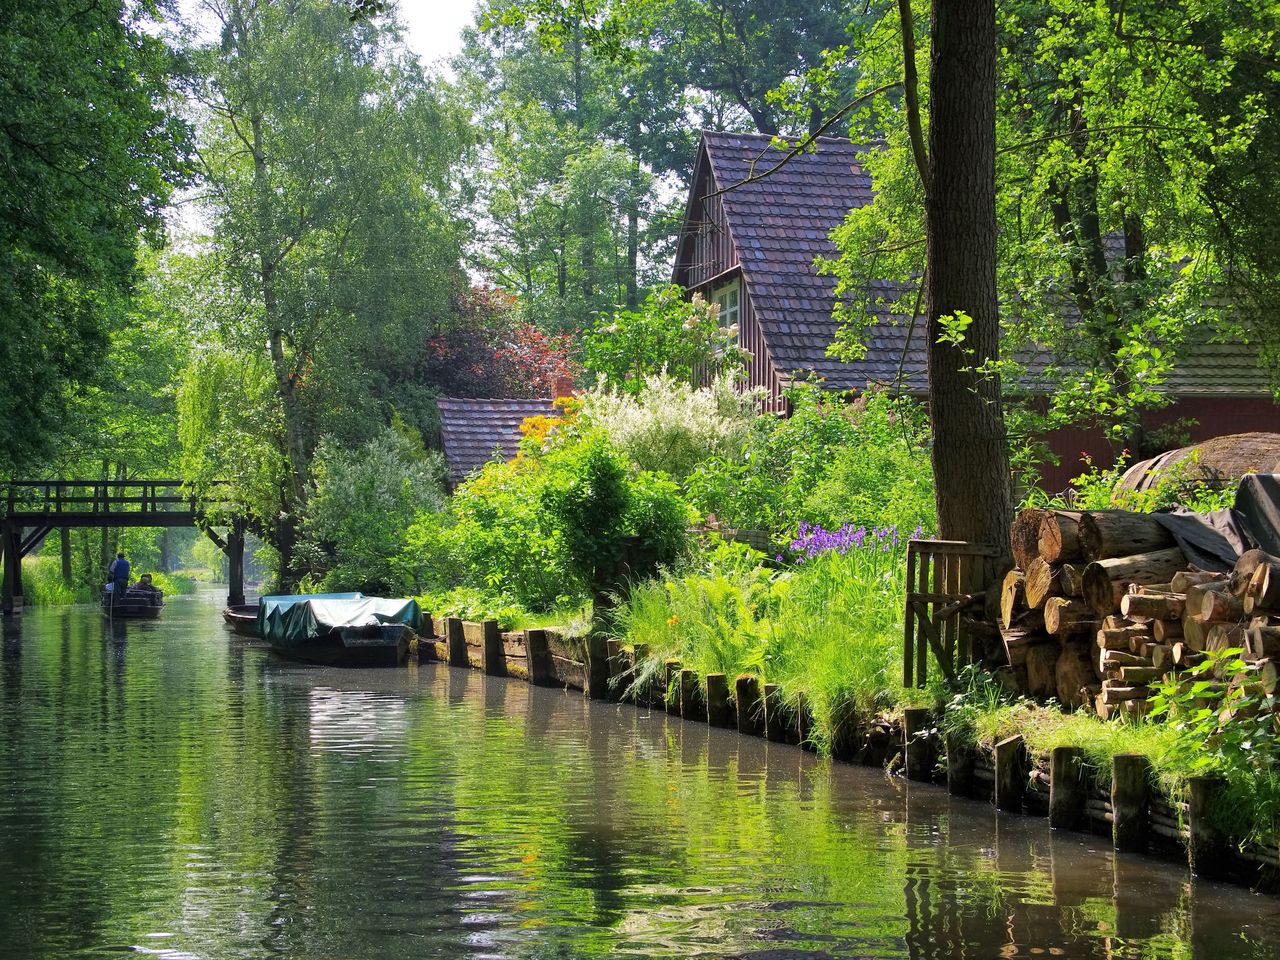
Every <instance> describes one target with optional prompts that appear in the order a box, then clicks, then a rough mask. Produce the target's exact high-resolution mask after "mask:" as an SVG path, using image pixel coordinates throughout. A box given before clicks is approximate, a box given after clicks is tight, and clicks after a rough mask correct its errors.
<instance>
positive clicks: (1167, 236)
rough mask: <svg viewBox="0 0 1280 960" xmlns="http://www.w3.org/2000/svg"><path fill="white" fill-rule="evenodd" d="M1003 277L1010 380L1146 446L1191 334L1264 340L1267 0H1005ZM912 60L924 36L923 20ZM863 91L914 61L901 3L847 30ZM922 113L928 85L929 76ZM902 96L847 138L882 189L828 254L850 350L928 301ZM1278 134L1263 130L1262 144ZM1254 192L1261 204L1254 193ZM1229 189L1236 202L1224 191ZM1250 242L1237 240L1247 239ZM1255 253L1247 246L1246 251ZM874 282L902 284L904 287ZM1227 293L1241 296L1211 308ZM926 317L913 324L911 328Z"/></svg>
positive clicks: (1270, 233)
mask: <svg viewBox="0 0 1280 960" xmlns="http://www.w3.org/2000/svg"><path fill="white" fill-rule="evenodd" d="M999 16H1000V21H999V31H1000V32H999V41H998V43H999V46H1000V48H1001V50H1002V54H1001V56H1000V57H999V59H998V70H999V74H1000V75H999V78H998V84H997V89H998V90H999V98H1000V99H999V103H998V107H997V112H996V117H997V125H996V134H995V135H996V143H997V177H998V181H997V183H998V190H997V216H998V223H999V231H998V244H999V246H998V253H999V256H998V264H999V272H998V282H999V290H1000V300H1001V313H1002V324H1003V326H1002V336H1003V341H1004V345H1005V347H1006V350H1005V356H1004V357H1003V358H1002V363H1001V366H1000V368H999V372H1001V373H1003V374H1004V377H1005V387H1006V394H1008V395H1013V396H1017V395H1019V394H1027V393H1041V392H1043V393H1047V394H1049V395H1050V396H1052V398H1053V402H1052V406H1051V408H1050V410H1049V412H1048V419H1047V420H1037V419H1033V420H1032V421H1031V422H1027V423H1024V424H1023V426H1022V430H1023V432H1030V431H1031V430H1032V429H1034V428H1036V427H1045V426H1055V425H1061V424H1064V423H1086V424H1099V425H1102V426H1104V427H1107V428H1108V429H1109V430H1110V431H1111V434H1112V436H1113V437H1114V438H1115V439H1116V444H1117V448H1118V447H1119V446H1125V445H1128V446H1131V447H1133V448H1134V449H1141V448H1142V443H1143V440H1144V437H1143V435H1142V433H1141V430H1140V427H1139V417H1140V414H1141V412H1142V410H1144V409H1148V408H1150V407H1152V406H1158V405H1161V404H1162V403H1164V402H1166V384H1167V382H1168V378H1169V376H1170V374H1171V372H1172V371H1173V369H1174V368H1175V366H1176V364H1177V358H1178V350H1179V347H1180V346H1181V345H1183V344H1184V343H1185V342H1186V341H1187V340H1188V339H1190V338H1195V339H1199V340H1209V339H1213V338H1214V337H1216V336H1220V335H1222V334H1224V333H1228V332H1229V331H1230V330H1231V329H1232V327H1233V325H1234V326H1235V329H1237V330H1239V329H1240V328H1241V327H1242V328H1243V329H1244V331H1245V332H1250V333H1252V336H1253V338H1254V340H1255V342H1257V343H1259V344H1261V345H1262V346H1263V348H1264V350H1265V344H1266V343H1267V341H1268V339H1269V338H1267V337H1266V336H1264V335H1260V333H1261V332H1262V331H1263V330H1264V329H1265V324H1266V322H1267V321H1266V319H1265V311H1263V310H1260V309H1259V307H1260V305H1261V304H1262V303H1263V302H1265V301H1266V300H1267V298H1268V297H1269V296H1270V294H1268V292H1267V291H1268V290H1269V289H1271V286H1270V285H1271V283H1272V280H1271V279H1270V278H1274V277H1275V276H1276V264H1277V262H1280V261H1277V260H1276V259H1275V250H1276V249H1278V248H1277V246H1276V240H1277V237H1276V235H1275V230H1274V224H1273V222H1272V218H1270V217H1269V216H1257V215H1255V213H1254V211H1255V210H1259V209H1266V206H1265V199H1264V198H1265V196H1266V194H1267V191H1269V190H1272V189H1274V185H1273V183H1272V180H1273V179H1274V178H1269V177H1262V178H1258V177H1257V176H1255V175H1253V174H1256V172H1257V171H1258V170H1259V169H1260V164H1265V163H1266V162H1267V160H1266V159H1265V158H1266V157H1268V156H1270V157H1271V158H1272V162H1274V157H1275V155H1276V154H1275V149H1276V148H1275V143H1276V142H1277V141H1276V136H1277V130H1278V129H1280V127H1278V126H1277V124H1278V123H1280V120H1277V112H1276V101H1275V89H1276V86H1275V84H1274V82H1272V83H1268V82H1266V81H1265V80H1264V77H1266V76H1272V77H1273V78H1274V76H1275V73H1274V71H1275V69H1276V65H1277V62H1278V61H1277V57H1276V49H1277V48H1276V32H1275V26H1274V11H1273V10H1269V9H1268V5H1265V4H1249V3H1245V4H1235V3H1230V4H1229V3H1225V2H1224V3H1216V2H1215V3H1208V4H1202V5H1199V6H1197V7H1196V8H1195V9H1194V10H1193V11H1186V10H1184V9H1182V8H1175V7H1170V6H1168V5H1161V4H1139V5H1137V6H1135V5H1133V4H1117V3H1106V4H1084V3H1079V2H1076V0H1053V2H1032V3H1014V4H1002V5H1000V7H999ZM914 39H915V42H916V53H917V58H918V59H920V60H921V62H923V59H924V58H925V57H926V56H927V54H928V50H929V36H928V31H927V29H925V25H924V24H922V23H917V24H916V31H915V38H914ZM850 51H851V52H850V56H856V57H857V60H858V72H859V74H860V76H861V87H860V89H863V90H872V89H876V88H879V87H882V86H887V85H890V84H892V83H894V82H895V81H897V80H898V79H899V78H901V77H902V75H903V69H904V63H903V59H902V58H903V53H902V51H903V44H902V42H901V28H900V24H899V23H898V21H897V18H895V17H885V18H884V19H882V20H881V21H879V22H878V23H875V24H873V25H871V26H870V27H869V29H868V30H867V32H866V33H865V34H864V35H863V37H862V38H861V39H860V40H859V41H858V42H856V43H855V44H853V45H851V47H850ZM921 100H922V104H923V108H924V112H925V119H926V123H927V113H928V106H929V91H928V87H927V84H922V86H921ZM899 104H900V94H898V93H897V92H896V91H890V92H887V93H883V94H880V95H878V96H876V97H873V98H872V100H871V101H870V102H868V103H867V104H866V105H864V106H863V107H862V108H861V109H860V110H859V112H858V113H857V115H856V117H855V122H854V125H853V131H854V132H853V135H854V136H855V137H856V138H862V139H866V138H870V137H878V138H882V139H883V142H884V144H885V146H884V148H883V149H881V150H878V151H874V152H872V153H871V154H869V155H868V157H867V162H866V167H867V169H868V171H869V172H870V173H871V174H872V176H873V180H874V182H875V186H876V191H877V194H876V201H875V203H873V204H871V205H870V206H868V207H865V208H862V209H860V210H856V211H854V212H852V213H851V214H850V216H849V218H848V220H847V222H846V223H845V225H844V226H843V227H841V228H840V230H839V231H837V234H836V239H837V242H838V244H839V246H840V248H841V251H842V256H841V258H840V260H839V262H838V263H836V264H833V265H831V267H830V268H831V269H832V270H833V271H834V272H835V273H836V274H837V276H838V277H839V280H840V285H841V290H842V292H843V294H844V295H845V297H846V299H845V302H844V303H843V305H842V306H841V308H840V316H841V319H842V320H843V321H844V324H845V327H844V330H843V333H842V336H841V339H840V343H839V347H838V349H840V350H841V351H842V352H843V353H845V354H846V355H847V354H856V353H857V352H859V351H860V350H861V337H862V335H863V333H864V331H865V329H866V325H867V322H868V319H869V318H870V317H872V316H874V315H875V314H876V313H877V312H880V311H883V310H884V309H889V310H891V311H893V312H896V313H897V315H899V316H900V317H904V318H905V317H910V316H912V315H913V314H915V313H917V312H918V306H919V301H918V300H917V299H916V283H915V278H917V277H919V276H920V275H921V272H922V270H923V266H924V259H923V258H924V249H925V247H924V242H923V241H924V231H923V220H922V217H921V211H922V210H923V199H924V195H923V190H922V185H921V183H920V180H919V177H918V176H917V175H916V173H915V171H914V169H913V164H912V159H911V156H912V146H911V137H910V131H909V129H908V125H907V123H906V121H905V117H904V111H902V110H900V109H898V107H899ZM1269 145H1270V146H1269ZM1245 194H1249V195H1251V196H1252V197H1253V199H1254V201H1257V202H1258V204H1259V205H1258V206H1253V205H1252V204H1249V206H1251V209H1250V210H1245V209H1244V204H1242V202H1241V200H1242V199H1243V196H1244V195H1245ZM1232 197H1234V199H1232ZM1246 236H1247V237H1249V238H1250V240H1249V241H1244V238H1245V237H1246ZM1246 247H1247V248H1248V249H1249V251H1250V252H1249V253H1245V248H1246ZM871 280H891V281H896V284H895V285H890V286H886V285H884V284H878V285H875V286H872V285H871V284H870V283H869V281H871ZM1224 299H1225V300H1228V301H1230V303H1231V309H1230V310H1227V311H1223V310H1221V309H1219V305H1220V304H1221V303H1222V302H1223V301H1224ZM918 335H919V334H918V332H917V336H918Z"/></svg>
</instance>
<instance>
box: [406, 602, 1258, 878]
mask: <svg viewBox="0 0 1280 960" xmlns="http://www.w3.org/2000/svg"><path fill="white" fill-rule="evenodd" d="M429 625H430V629H431V632H432V636H431V637H430V638H428V639H426V640H424V641H423V642H422V643H421V644H420V646H419V654H420V656H421V657H423V658H424V659H426V660H428V661H435V662H439V663H442V664H446V665H448V666H451V667H457V668H463V669H472V670H479V671H482V672H483V673H485V674H488V675H491V676H500V677H503V676H505V677H512V678H516V679H520V680H526V681H528V682H530V683H533V684H537V685H544V686H560V687H567V688H570V689H576V690H581V691H583V692H584V693H585V694H586V695H587V697H589V698H591V699H595V700H611V701H615V702H628V703H631V704H634V705H635V706H637V707H640V708H644V709H649V710H661V711H663V712H665V713H667V714H670V715H672V716H675V717H681V718H683V719H685V720H688V721H690V722H695V723H703V724H707V725H710V726H716V727H724V728H730V729H736V730H737V731H738V733H739V734H740V735H743V736H751V737H758V738H764V739H767V740H769V741H772V742H779V743H787V744H792V745H796V746H801V747H804V748H808V749H810V750H814V749H816V747H817V743H816V741H815V739H814V738H813V736H812V729H813V716H812V712H811V711H810V710H809V708H808V706H807V704H806V703H805V702H804V700H803V698H800V699H799V700H796V699H790V700H789V699H788V698H787V697H786V696H785V692H784V691H783V689H782V688H781V687H780V686H779V685H777V684H761V683H760V681H759V678H758V677H755V676H753V675H749V674H744V675H740V676H738V677H735V678H730V677H728V676H726V675H725V674H721V673H715V674H707V675H705V676H699V675H698V674H697V673H696V672H695V671H693V670H689V669H687V668H685V667H684V666H683V665H682V664H681V663H680V662H679V661H678V660H674V659H670V660H667V661H666V663H665V669H664V672H663V674H662V675H661V676H654V675H653V673H652V671H644V670H640V669H638V666H639V665H640V664H643V663H644V661H645V660H646V659H647V652H646V651H645V650H644V649H643V648H641V649H639V650H637V649H636V648H635V647H634V646H625V645H623V644H622V643H621V642H620V641H618V640H609V639H607V638H605V637H604V636H603V635H600V634H593V635H591V636H589V637H587V638H586V639H584V640H580V641H572V640H568V639H566V638H565V637H563V636H561V635H559V634H558V633H556V632H555V631H549V630H525V631H507V632H504V631H502V630H501V629H500V628H499V625H498V623H497V622H496V621H482V622H470V621H463V620H461V619H458V618H455V617H447V618H440V619H436V618H430V619H429ZM1052 717H1058V718H1060V722H1055V721H1054V720H1053V719H1051V718H1052ZM1161 730H1162V728H1161V727H1159V726H1157V725H1155V724H1133V723H1114V724H1112V723H1105V722H1103V721H1099V720H1097V719H1096V718H1086V717H1083V716H1068V715H1064V714H1061V713H1060V712H1058V711H1057V710H1056V709H1054V708H1052V707H1049V708H1043V707H1040V708H1037V707H1034V706H1033V705H1031V704H1029V703H1023V704H1021V706H1020V707H1019V709H1017V710H1014V709H1010V708H1009V707H1008V706H1002V705H1000V704H999V703H997V702H995V701H990V702H988V704H987V706H986V707H985V708H983V707H981V706H979V705H978V704H977V702H976V699H975V698H974V697H970V698H969V699H968V700H966V699H965V698H964V697H963V696H960V697H957V698H956V700H955V701H954V702H953V704H952V710H951V712H950V714H948V713H946V712H940V711H937V710H931V709H929V708H922V707H908V708H906V709H904V710H902V711H901V712H900V713H897V714H883V715H880V716H876V717H868V718H865V719H863V720H861V721H860V720H859V719H858V718H856V717H852V716H851V717H850V718H848V719H847V721H846V723H845V724H844V725H843V726H842V728H841V731H840V735H839V736H838V737H835V738H833V739H832V740H831V741H830V742H829V743H827V744H825V745H824V746H826V747H827V748H828V749H829V751H830V753H831V755H832V756H833V758H834V759H836V760H839V761H846V762H852V763H857V764H862V765H866V766H876V767H887V768H888V769H889V770H891V771H893V772H897V773H901V774H903V775H904V776H905V777H906V778H907V779H908V780H912V781H917V782H928V783H935V784H937V785H940V786H945V787H946V789H947V791H948V792H949V793H951V794H952V795H955V796H961V797H971V798H980V799H985V800H988V801H989V802H991V803H992V804H993V805H994V806H995V807H996V808H997V809H999V810H1001V811H1003V812H1007V813H1021V814H1027V815H1029V816H1038V817H1045V818H1047V819H1048V822H1049V826H1050V827H1052V828H1054V829H1061V830H1069V831H1080V832H1085V833H1091V834H1094V835H1099V836H1108V837H1110V839H1111V842H1112V844H1113V846H1114V848H1115V849H1116V851H1117V852H1121V851H1123V852H1137V853H1150V854H1152V855H1155V856H1159V857H1162V858H1165V859H1169V860H1174V861H1178V862H1183V863H1186V864H1187V865H1188V867H1189V868H1190V869H1191V870H1192V871H1193V873H1195V874H1196V875H1200V876H1204V877H1207V878H1213V879H1222V880H1228V881H1231V882H1234V883H1238V884H1244V885H1247V886H1249V887H1252V888H1255V889H1259V890H1265V891H1267V892H1276V891H1277V890H1280V851H1278V850H1277V847H1276V845H1275V844H1264V843H1260V842H1258V841H1257V840H1256V839H1251V838H1248V835H1247V834H1246V833H1245V832H1243V831H1241V830H1239V828H1238V827H1237V828H1236V829H1237V832H1232V829H1231V828H1232V825H1233V824H1237V823H1239V822H1240V820H1239V816H1238V811H1236V810H1233V809H1231V807H1230V801H1231V799H1232V797H1231V792H1230V784H1229V783H1228V782H1227V781H1226V780H1224V779H1223V778H1221V777H1212V776H1193V775H1189V774H1188V772H1187V768H1179V767H1178V766H1177V765H1176V764H1173V763H1170V762H1169V761H1168V759H1167V756H1166V753H1165V750H1166V749H1167V747H1166V744H1165V743H1162V742H1161V738H1162V733H1161ZM1165 739H1166V742H1167V735H1166V736H1165ZM1073 741H1074V742H1073ZM1143 746H1146V747H1153V748H1154V749H1152V750H1151V751H1150V754H1144V753H1141V752H1135V751H1134V749H1133V748H1135V747H1139V748H1140V747H1143ZM1153 761H1154V762H1153ZM1160 773H1163V774H1164V777H1163V778H1162V777H1160V776H1159V775H1158V774H1160Z"/></svg>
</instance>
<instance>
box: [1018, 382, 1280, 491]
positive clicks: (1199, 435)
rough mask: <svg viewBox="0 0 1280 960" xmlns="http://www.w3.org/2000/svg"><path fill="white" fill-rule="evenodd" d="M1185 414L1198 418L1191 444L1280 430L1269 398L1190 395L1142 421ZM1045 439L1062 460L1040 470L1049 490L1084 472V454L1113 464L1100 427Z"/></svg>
mask: <svg viewBox="0 0 1280 960" xmlns="http://www.w3.org/2000/svg"><path fill="white" fill-rule="evenodd" d="M1184 417H1189V418H1192V419H1194V420H1196V421H1198V423H1197V424H1196V425H1195V426H1192V427H1191V428H1190V429H1189V430H1188V433H1189V434H1190V436H1191V442H1192V443H1199V442H1200V441H1201V440H1208V439H1209V438H1211V437H1221V436H1224V435H1226V434H1230V433H1252V432H1255V431H1262V432H1268V433H1274V432H1280V406H1277V405H1276V404H1275V403H1273V402H1272V401H1271V400H1270V399H1268V398H1266V397H1188V398H1186V399H1183V400H1178V401H1176V402H1175V403H1173V404H1171V405H1170V406H1168V407H1166V408H1164V409H1163V410H1155V411H1152V412H1150V413H1148V414H1146V415H1145V416H1144V417H1143V418H1142V420H1143V423H1144V424H1145V425H1146V426H1147V427H1148V428H1149V429H1150V428H1155V427H1159V426H1163V425H1165V424H1169V423H1173V422H1175V421H1177V420H1181V419H1183V418H1184ZM1045 439H1046V440H1048V442H1049V448H1050V449H1051V450H1052V451H1053V452H1054V453H1055V454H1057V456H1058V458H1059V459H1060V460H1061V461H1062V463H1061V465H1059V466H1056V467H1055V466H1051V465H1046V466H1045V467H1042V468H1041V470H1040V477H1041V482H1040V485H1041V487H1043V488H1044V489H1045V490H1047V491H1049V492H1050V493H1058V492H1060V491H1062V490H1065V489H1066V488H1067V487H1068V486H1070V485H1071V480H1072V479H1073V478H1075V477H1078V476H1079V475H1080V474H1081V473H1083V472H1084V465H1083V464H1082V463H1081V462H1080V459H1081V456H1082V455H1083V454H1086V453H1087V454H1088V455H1089V456H1091V457H1092V458H1093V462H1094V464H1095V465H1098V466H1103V467H1108V466H1110V465H1111V463H1112V460H1113V457H1112V452H1111V447H1110V445H1108V444H1107V442H1106V440H1104V439H1103V436H1102V433H1101V431H1099V430H1079V429H1076V428H1074V427H1072V428H1065V429H1062V430H1053V431H1051V432H1050V433H1048V434H1047V435H1046V437H1045Z"/></svg>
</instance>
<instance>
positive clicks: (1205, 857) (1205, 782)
mask: <svg viewBox="0 0 1280 960" xmlns="http://www.w3.org/2000/svg"><path fill="white" fill-rule="evenodd" d="M1226 786H1227V782H1226V780H1224V779H1223V778H1221V777H1192V778H1191V779H1190V780H1188V781H1187V807H1188V810H1187V827H1188V828H1189V831H1190V834H1191V837H1190V841H1189V842H1188V843H1187V859H1188V861H1189V863H1190V866H1191V872H1192V873H1194V874H1195V875H1196V876H1198V877H1205V878H1206V879H1209V880H1223V879H1226V877H1227V876H1228V874H1229V873H1230V870H1229V864H1230V861H1231V858H1230V852H1231V840H1230V838H1229V837H1227V836H1226V835H1225V834H1224V833H1223V832H1222V830H1221V829H1219V828H1218V826H1217V825H1216V824H1215V823H1214V822H1213V814H1214V811H1215V809H1221V806H1222V804H1223V803H1224V802H1225V801H1224V800H1223V793H1224V791H1225V789H1226Z"/></svg>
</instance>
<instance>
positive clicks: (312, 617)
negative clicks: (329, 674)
mask: <svg viewBox="0 0 1280 960" xmlns="http://www.w3.org/2000/svg"><path fill="white" fill-rule="evenodd" d="M257 626H258V635H259V636H260V637H262V639H263V640H265V641H267V643H269V644H270V645H271V649H272V650H274V651H275V652H276V653H278V654H280V655H281V656H283V657H288V658H290V659H293V660H305V661H308V662H310V663H323V664H328V665H352V666H356V665H360V666H368V665H377V664H397V663H400V662H402V661H403V660H404V659H405V657H406V656H408V654H409V652H410V651H411V650H412V649H413V648H414V647H415V646H416V643H417V639H418V630H419V629H420V628H421V626H422V611H421V609H420V608H419V607H418V603H417V601H416V600H412V599H387V598H384V597H366V596H365V595H364V594H362V593H317V594H303V595H299V596H275V597H262V598H261V599H260V600H259V601H258V621H257Z"/></svg>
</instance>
